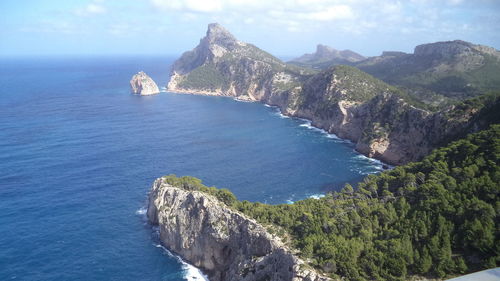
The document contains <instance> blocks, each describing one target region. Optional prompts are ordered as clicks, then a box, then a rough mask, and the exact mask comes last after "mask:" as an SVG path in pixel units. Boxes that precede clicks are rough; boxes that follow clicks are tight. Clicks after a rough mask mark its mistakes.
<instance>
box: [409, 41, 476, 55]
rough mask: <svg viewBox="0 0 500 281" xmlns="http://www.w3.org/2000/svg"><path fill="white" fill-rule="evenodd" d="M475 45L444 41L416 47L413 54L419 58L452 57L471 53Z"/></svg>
mask: <svg viewBox="0 0 500 281" xmlns="http://www.w3.org/2000/svg"><path fill="white" fill-rule="evenodd" d="M472 49H474V44H472V43H469V42H465V41H462V40H453V41H442V42H435V43H429V44H422V45H418V46H417V47H415V50H414V52H413V54H414V55H417V56H429V55H434V56H440V57H452V56H455V55H458V54H462V53H468V52H471V51H472Z"/></svg>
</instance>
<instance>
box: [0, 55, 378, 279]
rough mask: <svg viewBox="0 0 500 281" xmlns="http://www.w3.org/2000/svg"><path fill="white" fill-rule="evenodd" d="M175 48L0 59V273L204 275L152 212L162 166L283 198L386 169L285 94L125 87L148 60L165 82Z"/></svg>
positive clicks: (260, 197) (246, 192) (253, 197)
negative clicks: (292, 105)
mask: <svg viewBox="0 0 500 281" xmlns="http://www.w3.org/2000/svg"><path fill="white" fill-rule="evenodd" d="M173 59H174V58H169V57H43V58H34V57H32V58H3V59H1V60H0V280H199V278H201V276H200V274H199V272H198V271H197V270H196V269H195V268H193V267H190V266H188V265H186V264H185V263H183V262H182V261H181V260H180V259H179V258H178V257H175V256H173V255H171V254H170V253H168V251H166V250H164V249H162V248H161V247H159V245H158V241H157V238H156V234H155V231H154V230H153V229H152V228H151V227H150V226H149V225H148V224H147V223H146V220H145V217H144V210H145V209H144V208H145V204H146V197H147V194H148V190H149V188H150V186H151V184H152V182H153V181H154V179H155V178H157V177H160V176H163V175H166V174H172V173H173V174H177V175H179V176H182V175H191V176H195V177H198V178H201V179H202V180H203V182H204V183H205V184H207V185H210V186H212V185H213V186H217V187H220V188H228V189H230V190H231V191H232V192H234V193H235V194H236V195H237V197H238V198H239V199H245V200H250V201H260V202H266V203H271V204H280V203H291V202H293V201H296V200H300V199H303V198H308V197H316V196H320V195H321V194H324V193H325V192H328V191H330V190H339V189H340V188H342V186H343V185H344V184H345V183H347V182H349V183H355V182H357V181H358V180H360V179H361V178H362V177H363V176H365V175H367V174H370V173H376V172H378V171H380V169H381V163H379V162H377V161H375V160H372V159H369V158H366V157H364V156H362V155H359V154H358V153H356V152H355V151H354V150H353V145H352V144H351V143H349V142H347V141H343V140H340V139H338V138H336V137H335V136H334V135H328V134H326V133H325V132H323V131H321V130H317V129H314V128H313V127H311V126H310V124H309V123H308V122H307V121H306V120H300V119H294V118H286V117H284V116H282V115H280V114H279V112H278V111H277V109H276V108H272V107H266V106H264V105H262V104H259V103H248V102H238V101H234V100H232V99H230V98H221V97H207V96H196V95H186V94H174V93H167V92H164V93H161V94H159V95H155V96H147V97H141V96H135V95H131V94H130V93H129V80H130V78H131V76H132V75H133V74H135V73H136V72H138V71H140V70H144V71H145V72H146V73H148V74H149V75H150V76H151V77H152V78H153V79H155V80H156V82H157V83H158V84H159V85H160V86H161V85H165V84H166V82H167V80H168V74H169V65H170V64H171V63H172V61H173ZM196 278H198V279H196Z"/></svg>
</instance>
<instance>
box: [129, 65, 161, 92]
mask: <svg viewBox="0 0 500 281" xmlns="http://www.w3.org/2000/svg"><path fill="white" fill-rule="evenodd" d="M130 88H131V91H132V93H133V94H137V95H141V96H148V95H155V94H158V93H160V89H158V85H156V83H155V81H153V79H151V77H149V76H148V75H147V74H146V73H144V72H143V71H140V72H139V73H137V74H135V75H134V76H132V79H130Z"/></svg>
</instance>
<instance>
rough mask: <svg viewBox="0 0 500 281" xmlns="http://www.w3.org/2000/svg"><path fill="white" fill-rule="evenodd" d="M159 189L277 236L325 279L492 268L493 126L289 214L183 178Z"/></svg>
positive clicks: (495, 258) (499, 184)
mask: <svg viewBox="0 0 500 281" xmlns="http://www.w3.org/2000/svg"><path fill="white" fill-rule="evenodd" d="M166 179H167V181H169V182H170V183H172V184H174V185H176V186H181V187H184V188H187V189H190V190H191V189H197V190H201V191H205V192H208V193H210V194H213V195H215V196H216V197H218V198H220V199H221V200H222V201H223V202H224V203H225V204H227V205H228V206H230V207H231V208H234V209H237V210H239V211H241V212H243V213H244V214H246V215H248V216H251V217H253V218H255V219H257V220H258V221H259V222H261V223H263V224H273V225H276V226H277V227H278V228H277V229H284V230H285V231H286V232H287V236H289V237H291V238H292V241H291V243H292V245H293V246H294V247H295V248H296V249H297V250H299V252H300V254H299V255H300V256H302V257H303V258H308V260H309V261H310V263H311V265H313V266H314V267H316V268H318V269H321V270H322V271H324V272H326V273H328V274H330V275H331V276H333V277H338V276H345V277H346V278H347V279H348V280H373V279H375V280H404V279H406V278H407V277H408V276H411V275H424V276H431V277H432V276H437V277H445V276H451V275H455V274H463V273H467V272H471V271H475V270H479V269H484V268H491V267H495V266H498V265H499V264H500V243H499V235H500V233H499V225H498V222H499V219H500V217H499V213H500V200H499V195H500V125H493V126H491V128H490V129H488V130H485V131H482V132H480V133H477V134H472V135H469V136H468V137H467V138H465V139H462V140H459V141H456V142H453V143H451V144H450V145H448V146H447V147H444V148H441V149H437V150H435V151H434V152H433V153H432V154H431V155H429V156H427V157H426V158H424V159H423V160H422V161H421V162H416V163H411V164H408V165H405V166H401V167H397V168H395V169H394V170H391V171H387V172H383V173H381V174H380V175H371V176H368V177H367V178H365V179H364V180H363V181H362V182H361V183H359V184H358V186H357V188H356V189H354V188H353V187H352V186H350V185H348V184H347V185H346V186H345V187H344V188H343V189H342V191H341V192H334V193H331V194H328V195H327V196H325V197H324V198H322V199H319V200H317V199H306V200H302V201H299V202H296V203H294V204H290V205H288V204H283V205H266V204H261V203H251V202H248V201H237V200H236V199H235V197H234V196H233V195H231V194H230V192H229V191H227V190H221V191H218V190H217V189H215V188H208V187H205V186H203V185H202V184H201V181H199V180H197V179H194V178H191V177H184V178H180V179H179V178H175V176H168V177H166Z"/></svg>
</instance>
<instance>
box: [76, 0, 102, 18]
mask: <svg viewBox="0 0 500 281" xmlns="http://www.w3.org/2000/svg"><path fill="white" fill-rule="evenodd" d="M101 3H102V1H101V0H94V1H92V2H91V3H89V4H87V5H86V6H85V7H82V8H78V9H76V10H75V14H76V15H78V16H92V15H102V14H106V13H107V12H108V10H107V9H106V7H104V6H103V5H102V4H101Z"/></svg>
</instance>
